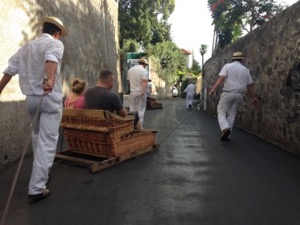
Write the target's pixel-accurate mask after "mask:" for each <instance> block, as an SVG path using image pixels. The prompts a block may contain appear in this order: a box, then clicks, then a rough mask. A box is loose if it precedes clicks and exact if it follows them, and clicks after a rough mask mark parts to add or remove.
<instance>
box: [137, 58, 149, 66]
mask: <svg viewBox="0 0 300 225" xmlns="http://www.w3.org/2000/svg"><path fill="white" fill-rule="evenodd" d="M138 62H139V63H143V64H146V65H147V66H148V65H149V63H148V61H147V60H146V59H144V58H141V59H139V60H138Z"/></svg>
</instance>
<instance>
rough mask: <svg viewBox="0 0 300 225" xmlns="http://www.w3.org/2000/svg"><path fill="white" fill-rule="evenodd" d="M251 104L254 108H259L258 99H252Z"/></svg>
mask: <svg viewBox="0 0 300 225" xmlns="http://www.w3.org/2000/svg"><path fill="white" fill-rule="evenodd" d="M252 104H253V105H254V106H255V107H256V108H258V107H259V101H258V99H257V98H256V97H254V98H252Z"/></svg>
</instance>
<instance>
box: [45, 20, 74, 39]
mask: <svg viewBox="0 0 300 225" xmlns="http://www.w3.org/2000/svg"><path fill="white" fill-rule="evenodd" d="M44 23H52V24H54V25H55V26H57V27H58V28H59V29H60V30H61V34H60V36H61V37H63V36H66V35H67V34H68V32H67V29H66V28H65V27H64V24H63V23H62V22H61V20H60V19H58V18H57V17H54V16H48V17H44V18H41V19H40V24H42V25H43V24H44Z"/></svg>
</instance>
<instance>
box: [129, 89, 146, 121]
mask: <svg viewBox="0 0 300 225" xmlns="http://www.w3.org/2000/svg"><path fill="white" fill-rule="evenodd" d="M141 94H142V93H141V92H138V91H131V92H130V94H129V102H130V103H129V110H130V111H131V112H138V114H139V119H140V122H141V124H142V126H143V122H144V115H145V110H146V105H147V95H146V94H144V95H143V96H142V95H141Z"/></svg>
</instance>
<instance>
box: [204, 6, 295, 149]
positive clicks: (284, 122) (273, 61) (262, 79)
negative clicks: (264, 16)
mask: <svg viewBox="0 0 300 225" xmlns="http://www.w3.org/2000/svg"><path fill="white" fill-rule="evenodd" d="M299 12H300V1H298V2H297V3H295V4H294V5H293V6H291V7H289V8H288V9H286V10H285V11H284V12H282V13H280V14H278V15H277V16H276V17H275V18H273V19H272V20H270V21H269V22H267V23H265V24H264V25H263V26H262V27H260V28H258V29H255V30H254V31H253V32H252V33H250V34H248V35H246V36H245V37H243V38H242V39H240V40H239V41H238V42H236V43H235V44H233V45H232V46H230V47H228V48H226V49H224V50H223V51H222V52H220V53H218V54H217V55H215V56H214V57H212V58H211V59H209V60H208V61H207V62H206V63H205V65H204V69H205V71H204V72H205V83H206V85H207V87H208V90H209V89H210V88H211V87H212V85H213V84H214V82H215V80H216V79H217V77H218V73H219V71H220V70H221V68H222V66H223V65H224V64H225V63H227V62H229V61H230V57H231V55H232V52H234V51H242V52H243V53H244V54H245V56H246V59H245V60H244V64H245V65H246V66H247V67H248V68H249V69H250V70H251V74H252V77H253V80H254V83H255V90H256V93H257V95H258V97H259V99H260V108H259V109H256V108H254V107H253V106H252V105H251V104H250V99H249V98H248V96H247V95H246V96H245V98H244V102H243V104H242V105H241V107H240V108H239V111H238V115H237V118H236V124H237V125H238V126H239V127H241V128H243V129H245V130H247V131H249V132H251V133H253V134H256V135H257V136H259V137H261V138H263V139H265V140H267V141H269V142H271V143H274V144H275V145H278V146H280V147H282V148H284V149H286V150H288V151H290V152H292V153H294V154H296V155H299V154H300V118H299V117H300V13H299ZM220 93H221V88H220V89H219V90H218V92H217V94H216V95H215V96H213V97H208V99H207V110H208V111H209V112H210V113H212V114H216V107H217V103H218V100H219V95H220ZM233 135H234V134H233Z"/></svg>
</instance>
